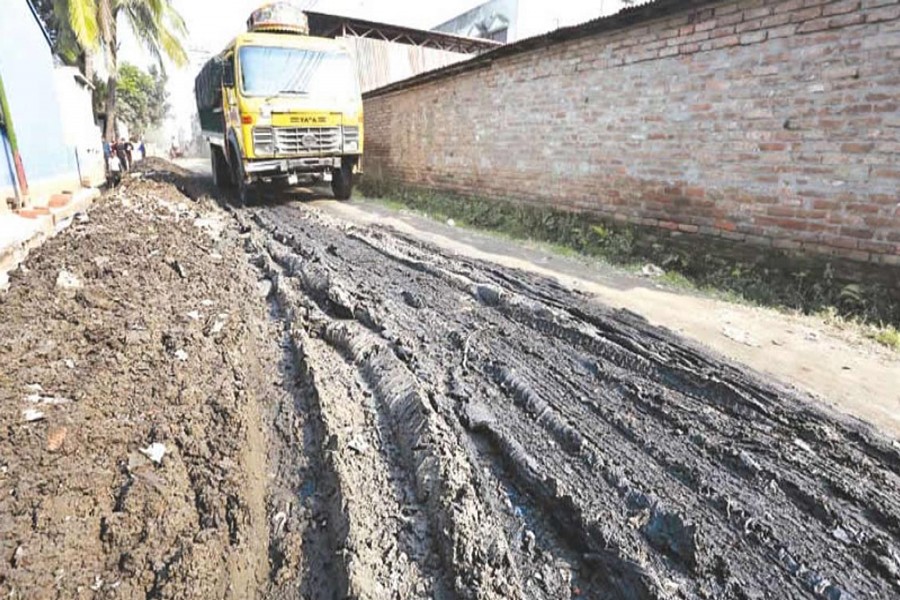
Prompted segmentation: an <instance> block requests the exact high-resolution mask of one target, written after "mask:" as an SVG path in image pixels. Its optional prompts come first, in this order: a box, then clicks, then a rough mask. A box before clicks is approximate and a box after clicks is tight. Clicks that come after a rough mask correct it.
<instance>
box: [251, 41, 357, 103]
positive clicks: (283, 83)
mask: <svg viewBox="0 0 900 600" xmlns="http://www.w3.org/2000/svg"><path fill="white" fill-rule="evenodd" d="M240 63H241V87H242V89H243V92H244V94H245V95H247V96H280V95H298V96H307V95H309V96H330V97H335V98H341V99H344V98H347V99H350V98H354V97H356V96H358V95H359V91H358V86H357V83H356V73H355V72H354V70H353V64H352V63H351V61H350V55H348V54H345V53H342V52H327V51H319V50H301V49H298V48H283V47H267V46H244V47H243V48H241V50H240Z"/></svg>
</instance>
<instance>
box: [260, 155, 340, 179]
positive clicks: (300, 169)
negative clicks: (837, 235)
mask: <svg viewBox="0 0 900 600" xmlns="http://www.w3.org/2000/svg"><path fill="white" fill-rule="evenodd" d="M340 167H341V157H340V156H327V157H309V158H274V159H263V160H253V161H248V162H247V164H246V165H244V170H245V171H246V173H247V174H248V175H251V176H260V177H278V176H281V175H291V174H293V173H324V172H326V171H330V170H331V169H339V168H340Z"/></svg>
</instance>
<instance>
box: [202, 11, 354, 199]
mask: <svg viewBox="0 0 900 600" xmlns="http://www.w3.org/2000/svg"><path fill="white" fill-rule="evenodd" d="M305 19H306V16H305V15H304V14H303V13H302V12H300V11H299V10H297V9H296V8H294V7H293V6H290V5H280V4H275V5H269V6H267V7H264V8H263V9H260V11H257V12H256V13H254V15H253V16H251V19H250V21H249V22H248V28H249V29H250V31H248V32H247V33H244V34H241V35H239V36H237V37H236V38H235V39H234V40H233V41H232V42H231V43H230V44H229V45H228V46H227V47H226V48H225V49H224V50H223V51H222V52H221V53H220V54H219V55H218V56H216V57H215V58H213V59H211V60H210V61H209V62H208V63H207V64H206V65H205V66H204V67H203V69H202V70H201V72H200V75H198V77H197V80H196V82H195V93H196V97H197V108H198V111H199V112H200V122H201V127H202V129H203V135H204V137H205V138H206V140H207V141H208V142H209V145H210V153H211V161H212V171H213V178H214V180H215V182H216V184H217V185H219V186H222V187H225V186H230V185H234V186H236V187H237V188H238V196H239V198H240V201H241V202H242V203H244V202H246V201H247V198H248V195H249V194H250V192H251V190H252V188H253V187H254V186H257V185H259V184H261V183H282V184H286V185H297V184H298V183H300V182H301V181H302V182H303V183H310V182H317V181H330V182H331V187H332V191H333V192H334V195H335V197H336V198H338V199H341V200H346V199H348V198H350V195H351V193H352V189H353V176H354V174H355V173H356V172H357V171H358V169H359V166H360V157H361V155H362V152H363V110H362V96H361V94H360V90H359V85H358V82H357V77H356V69H355V66H354V63H353V57H352V55H351V53H350V51H349V49H348V48H347V46H346V44H345V42H344V41H343V40H335V39H330V38H318V37H311V36H308V35H306V34H305V32H306V31H307V29H306V28H305Z"/></svg>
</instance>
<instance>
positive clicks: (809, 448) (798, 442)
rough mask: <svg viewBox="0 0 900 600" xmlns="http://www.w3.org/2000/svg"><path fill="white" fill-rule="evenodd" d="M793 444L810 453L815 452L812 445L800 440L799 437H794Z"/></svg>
mask: <svg viewBox="0 0 900 600" xmlns="http://www.w3.org/2000/svg"><path fill="white" fill-rule="evenodd" d="M794 445H795V446H797V447H798V448H800V449H801V450H806V451H807V452H809V453H810V454H815V453H816V451H815V450H813V449H812V446H810V445H809V444H807V443H806V442H804V441H803V440H801V439H800V438H794Z"/></svg>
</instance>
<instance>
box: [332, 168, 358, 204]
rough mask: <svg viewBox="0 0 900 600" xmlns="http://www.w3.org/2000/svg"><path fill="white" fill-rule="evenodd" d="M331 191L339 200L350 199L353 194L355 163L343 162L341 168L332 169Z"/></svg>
mask: <svg viewBox="0 0 900 600" xmlns="http://www.w3.org/2000/svg"><path fill="white" fill-rule="evenodd" d="M331 191H332V192H333V193H334V197H335V199H337V200H349V199H350V196H351V195H352V194H353V164H352V163H350V162H346V161H345V162H343V163H342V164H341V168H340V169H333V170H332V171H331Z"/></svg>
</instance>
